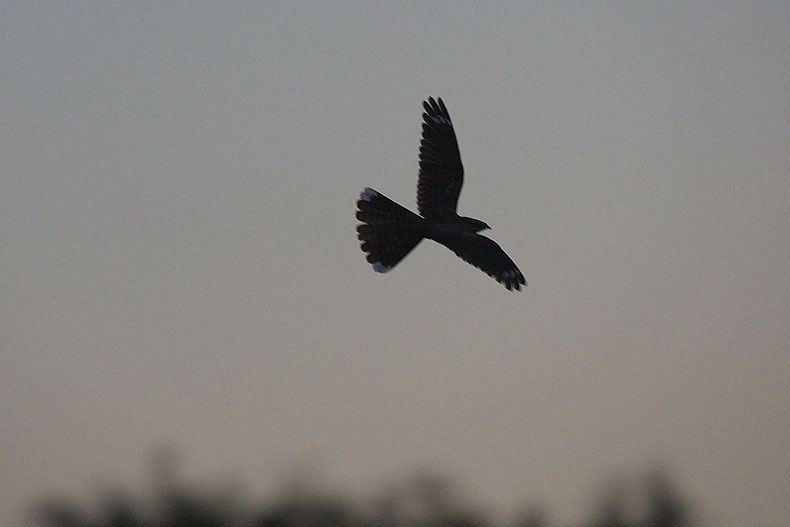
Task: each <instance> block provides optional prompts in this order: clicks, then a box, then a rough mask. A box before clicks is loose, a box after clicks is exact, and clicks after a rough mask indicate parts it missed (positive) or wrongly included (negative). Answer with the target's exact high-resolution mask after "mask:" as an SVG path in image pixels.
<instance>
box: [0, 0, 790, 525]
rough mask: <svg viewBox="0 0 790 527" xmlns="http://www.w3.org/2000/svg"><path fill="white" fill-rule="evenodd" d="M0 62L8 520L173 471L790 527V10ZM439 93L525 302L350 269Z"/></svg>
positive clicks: (463, 268)
mask: <svg viewBox="0 0 790 527" xmlns="http://www.w3.org/2000/svg"><path fill="white" fill-rule="evenodd" d="M0 50H2V51H0V70H2V72H3V75H2V80H0V85H1V86H2V93H3V96H2V97H0V118H1V119H2V122H3V126H2V127H0V427H1V429H2V441H1V442H0V510H1V511H5V512H3V513H0V514H2V517H0V521H5V520H3V518H5V519H7V520H8V521H9V522H14V521H20V524H21V522H22V520H19V519H20V518H23V517H24V514H25V513H26V511H28V510H29V507H30V506H31V504H32V503H33V502H34V500H35V499H37V498H38V497H40V496H42V495H47V493H51V492H55V491H64V492H71V493H74V494H75V495H80V494H81V493H82V494H84V495H91V493H92V492H93V489H94V488H95V485H96V482H97V481H100V480H102V479H103V478H105V479H106V478H110V479H113V480H117V481H120V482H122V483H125V482H132V481H143V480H144V478H145V476H146V471H147V470H148V469H147V462H148V460H149V457H150V453H151V449H152V448H156V446H157V445H162V444H171V445H175V446H176V447H177V448H178V449H179V450H180V452H182V454H183V458H184V465H185V466H184V470H185V471H186V472H187V473H188V474H189V475H190V476H194V477H197V478H203V477H205V478H211V477H215V476H216V475H217V474H230V475H234V476H238V477H240V478H245V480H246V481H248V482H249V484H250V485H251V486H252V487H253V488H266V486H267V485H276V482H277V480H278V478H282V477H284V475H287V474H288V472H289V471H291V470H294V468H293V467H298V466H304V465H310V466H311V467H312V468H311V469H310V470H312V471H314V472H315V475H314V477H316V478H318V479H321V480H322V481H325V482H326V484H328V485H336V486H338V487H340V488H348V489H350V490H352V491H356V492H363V491H365V489H370V488H374V487H375V485H377V484H379V483H380V482H382V481H384V480H386V479H387V478H394V477H397V476H398V475H400V474H405V473H408V472H409V471H412V470H415V469H416V468H419V467H431V468H434V469H436V470H438V471H441V472H443V473H446V474H449V475H450V476H451V477H452V478H454V479H455V480H457V481H458V482H460V483H462V484H463V485H465V488H466V490H467V491H468V493H469V495H471V496H475V497H477V498H479V500H480V503H482V504H483V505H485V506H487V507H490V508H491V509H492V510H498V511H513V510H515V509H517V508H518V507H519V506H522V505H523V504H524V503H533V502H538V503H542V504H544V505H545V506H546V508H547V510H549V511H550V512H551V514H552V517H553V518H554V519H556V520H557V521H565V522H572V521H574V520H578V519H579V518H582V517H586V516H588V515H589V514H588V513H589V512H590V510H591V509H592V508H593V507H594V505H595V504H594V501H593V497H594V493H595V491H596V489H598V488H599V487H600V484H601V482H602V481H603V480H605V478H606V477H607V476H608V475H610V474H613V473H614V474H616V473H619V472H623V471H626V472H627V471H630V470H635V469H636V470H639V469H640V467H645V466H651V465H653V464H656V463H659V464H664V465H666V466H667V467H669V469H670V470H671V471H672V474H673V477H674V479H675V480H676V481H677V483H678V485H679V486H680V487H681V488H682V490H683V492H684V493H686V495H688V496H690V497H691V499H692V500H693V504H694V506H695V512H696V513H697V514H698V519H699V521H700V524H701V525H710V526H714V525H715V526H723V527H729V526H741V525H761V526H779V525H786V522H787V519H788V518H790V501H788V500H787V496H788V494H790V382H788V379H790V344H788V343H790V323H788V321H790V148H788V145H790V98H789V97H788V93H787V91H788V90H787V88H788V86H790V10H788V9H787V5H786V4H785V3H784V2H780V1H776V2H756V3H745V2H744V3H718V2H696V3H693V4H692V5H689V4H687V3H683V2H660V3H655V2H626V3H622V2H585V3H581V2H560V1H558V2H550V3H547V4H544V3H531V2H529V3H523V4H522V3H513V4H510V3H501V4H496V5H483V4H479V3H446V4H439V3H436V4H433V3H430V4H428V5H423V4H422V3H406V2H404V3H394V2H393V3H386V4H383V3H375V2H370V3H365V2H334V3H304V2H283V3H266V2H260V3H258V2H250V3H247V2H234V3H228V4H220V3H215V2H206V3H191V2H190V3H185V4H180V3H143V2H131V3H110V2H107V3H93V2H88V3H72V2H69V3H55V4H52V3H46V2H45V3H28V2H19V3H6V4H4V5H3V7H1V8H0ZM428 96H441V97H442V98H443V99H444V101H445V103H446V105H447V107H448V109H449V112H450V115H451V116H452V118H453V122H454V124H455V128H456V133H457V136H458V141H459V145H460V150H461V156H462V159H463V162H464V167H465V170H466V180H465V184H464V191H463V192H462V194H461V199H460V202H459V212H460V213H461V214H462V215H466V216H472V217H475V218H480V219H482V220H483V221H485V222H486V223H488V224H489V225H491V227H492V230H491V231H486V234H487V235H490V236H491V237H492V238H494V239H495V240H497V242H498V243H499V244H500V245H501V246H502V247H503V248H504V249H505V251H507V253H508V254H509V255H510V256H511V258H512V259H513V260H514V261H515V262H516V263H517V264H518V265H519V267H520V269H521V270H522V271H523V273H524V275H525V276H526V278H527V281H528V283H529V286H528V287H527V288H526V289H525V290H523V291H522V292H520V293H515V292H508V291H506V290H505V289H504V288H503V287H502V286H501V285H500V284H497V283H496V281H494V280H492V279H491V278H489V277H487V276H486V275H485V274H483V273H481V272H480V271H479V270H477V269H475V268H473V267H471V266H469V265H467V264H466V263H464V262H463V261H461V260H460V259H458V258H457V257H456V256H455V255H453V254H452V253H451V252H450V251H448V250H447V249H446V248H444V247H441V246H439V245H437V244H435V243H433V242H423V243H422V244H420V246H419V247H418V248H417V250H415V251H414V252H413V253H412V254H410V255H409V256H408V257H407V258H406V259H405V260H404V261H403V262H402V263H401V264H400V265H399V266H398V267H397V268H396V269H394V270H393V271H391V272H390V273H389V274H386V275H381V274H377V273H374V272H373V270H372V269H371V266H370V265H369V264H367V263H366V261H365V258H364V255H363V253H362V252H361V251H360V250H359V243H358V241H357V239H356V232H355V226H356V224H357V220H356V219H355V217H354V209H355V201H356V199H357V198H358V196H359V192H360V191H361V190H362V188H364V187H367V186H369V187H373V188H375V189H377V190H378V191H379V192H381V193H383V194H385V195H387V196H389V197H390V198H392V199H395V200H396V201H398V202H400V203H402V204H404V205H406V206H408V207H410V208H411V209H412V210H416V204H415V200H414V198H415V190H416V175H417V149H418V146H419V135H420V123H421V112H422V107H421V104H422V100H423V99H425V98H426V97H428Z"/></svg>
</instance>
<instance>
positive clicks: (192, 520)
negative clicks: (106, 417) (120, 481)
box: [33, 452, 691, 527]
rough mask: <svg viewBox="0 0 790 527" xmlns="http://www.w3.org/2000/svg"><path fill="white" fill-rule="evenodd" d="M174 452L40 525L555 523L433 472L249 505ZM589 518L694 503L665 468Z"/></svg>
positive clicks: (40, 514)
mask: <svg viewBox="0 0 790 527" xmlns="http://www.w3.org/2000/svg"><path fill="white" fill-rule="evenodd" d="M174 465H175V463H174V461H173V456H172V452H171V453H169V454H168V453H167V452H165V453H162V452H160V453H159V455H158V456H156V457H155V458H154V484H153V489H152V492H150V493H148V494H147V495H146V496H135V495H132V494H130V493H129V492H128V491H124V490H115V491H110V492H108V491H104V492H102V493H100V496H99V498H98V499H97V500H96V504H95V505H93V506H90V507H86V506H82V505H79V504H78V503H77V502H76V501H74V500H71V499H68V498H62V497H61V498H57V497H49V498H46V499H42V500H40V501H38V502H37V503H35V504H34V509H33V510H34V513H33V523H34V524H35V525H38V526H40V527H231V526H233V527H236V526H238V527H373V526H382V527H405V526H409V527H494V526H501V527H504V526H505V525H507V526H508V527H554V526H555V525H556V524H553V523H551V522H550V515H549V514H548V513H547V511H546V510H545V509H544V508H543V507H541V506H540V505H537V504H531V505H529V506H528V507H525V509H524V511H523V513H522V514H521V515H520V516H519V517H517V518H516V519H515V520H513V521H511V522H509V523H506V524H497V523H496V522H494V521H492V520H491V519H490V518H489V515H488V514H487V513H486V512H485V511H484V510H483V508H482V507H479V506H474V501H473V500H469V499H465V498H464V497H463V496H461V495H460V493H459V492H458V491H457V488H456V487H455V486H454V485H453V484H452V482H451V481H450V480H449V479H447V478H445V477H442V476H441V475H438V474H436V473H431V472H421V473H417V474H415V475H413V476H411V477H409V478H406V479H404V480H402V481H400V482H399V483H398V484H396V485H394V486H391V487H390V488H389V489H388V490H387V491H386V492H384V493H383V494H382V495H381V496H380V498H379V499H376V500H373V501H372V502H369V503H368V502H362V501H359V500H356V501H355V500H353V499H351V498H346V497H339V496H338V494H337V493H326V492H321V491H317V490H310V489H309V488H308V487H309V486H305V488H288V489H286V491H285V492H281V493H280V495H279V497H278V498H276V499H274V500H268V501H266V502H263V501H261V502H258V503H249V502H247V501H245V500H243V499H241V498H240V495H241V493H240V492H239V490H238V489H237V488H236V489H234V488H231V489H227V488H225V489H219V490H216V489H214V490H206V489H207V488H208V487H207V486H205V485H203V486H200V487H195V486H190V485H188V484H187V483H185V482H184V481H182V480H180V479H179V478H178V477H177V474H176V470H175V467H174ZM592 516H593V517H592V518H591V519H590V520H589V521H581V522H579V523H577V524H574V526H567V525H563V526H562V527H575V526H578V527H686V526H688V525H691V515H690V506H689V502H688V500H687V499H686V498H684V497H682V496H680V494H679V492H678V491H677V488H676V487H675V485H674V484H673V483H672V482H671V478H670V477H669V475H668V473H667V472H666V471H665V470H660V469H659V470H652V471H649V472H648V473H647V474H646V475H644V476H641V477H638V478H622V477H621V478H615V479H612V480H611V481H609V482H608V483H607V484H605V485H604V487H603V492H602V493H601V495H600V499H599V502H598V504H597V506H596V507H595V509H594V513H593V514H592Z"/></svg>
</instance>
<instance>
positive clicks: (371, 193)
mask: <svg viewBox="0 0 790 527" xmlns="http://www.w3.org/2000/svg"><path fill="white" fill-rule="evenodd" d="M378 195H379V193H378V192H376V191H375V190H373V189H372V188H365V189H364V190H363V191H362V193H361V194H360V195H359V199H361V200H362V201H370V199H371V198H375V197H376V196H378Z"/></svg>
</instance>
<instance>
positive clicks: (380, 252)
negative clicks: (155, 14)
mask: <svg viewBox="0 0 790 527" xmlns="http://www.w3.org/2000/svg"><path fill="white" fill-rule="evenodd" d="M357 209H359V210H357V219H358V220H359V221H361V222H362V225H357V237H358V238H359V240H360V242H361V245H362V250H363V251H365V252H366V253H367V261H368V262H370V263H371V264H373V270H375V271H376V272H377V273H386V272H387V271H389V270H390V269H392V268H393V267H395V266H396V265H398V262H400V261H401V260H403V258H404V257H405V256H406V255H407V254H409V252H411V250H412V249H414V248H415V247H417V244H418V243H420V241H421V240H422V239H423V234H422V229H421V228H420V227H421V225H422V222H423V221H424V220H423V219H422V218H421V217H419V216H417V215H416V214H414V213H413V212H412V211H410V210H409V209H407V208H406V207H402V206H400V205H398V204H397V203H395V202H394V201H392V200H391V199H389V198H388V197H386V196H384V195H382V194H379V193H378V192H376V191H375V190H373V189H372V188H366V189H365V190H363V191H362V193H361V194H360V196H359V201H357Z"/></svg>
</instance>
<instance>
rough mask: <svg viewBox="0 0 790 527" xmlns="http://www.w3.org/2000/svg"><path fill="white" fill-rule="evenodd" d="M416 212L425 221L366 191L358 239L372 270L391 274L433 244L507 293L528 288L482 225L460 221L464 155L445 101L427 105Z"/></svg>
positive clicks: (430, 100) (462, 218)
mask: <svg viewBox="0 0 790 527" xmlns="http://www.w3.org/2000/svg"><path fill="white" fill-rule="evenodd" d="M423 108H424V110H425V112H424V113H423V114H422V120H423V123H422V139H421V141H420V156H419V159H420V171H419V178H418V181H417V208H418V210H419V211H420V215H417V214H415V213H413V212H412V211H410V210H409V209H407V208H405V207H403V206H401V205H399V204H398V203H395V202H394V201H392V200H391V199H389V198H388V197H386V196H384V195H383V194H381V193H379V192H377V191H376V190H373V189H372V188H365V189H364V190H363V191H362V193H361V194H360V196H359V201H357V212H356V217H357V219H358V220H359V221H361V222H362V224H361V225H358V226H357V237H358V238H359V240H360V242H361V248H362V250H363V251H364V252H365V253H367V256H366V259H367V261H368V262H369V263H371V264H372V265H373V270H375V271H376V272H379V273H386V272H388V271H390V270H391V269H392V268H393V267H395V266H396V265H397V264H398V263H399V262H400V261H401V260H403V258H404V257H405V256H406V255H407V254H409V252H411V251H412V250H413V249H414V248H415V247H416V246H417V244H419V243H420V242H421V241H422V240H423V238H428V239H429V240H433V241H435V242H438V243H440V244H442V245H444V246H445V247H447V248H449V249H450V250H451V251H453V252H454V253H455V254H457V255H458V256H459V257H461V258H462V259H463V260H465V261H466V262H468V263H470V264H472V265H474V266H475V267H477V268H479V269H480V270H482V271H483V272H485V273H486V274H488V275H489V276H491V277H493V278H495V279H496V281H497V282H500V283H502V284H503V285H504V286H505V287H506V288H507V289H508V290H511V289H515V290H521V286H522V285H527V281H526V280H525V279H524V275H523V274H521V271H519V269H518V267H517V266H516V264H515V263H513V260H511V259H510V257H509V256H508V255H507V254H506V253H505V251H503V250H502V248H501V247H499V245H498V244H497V243H496V242H495V241H494V240H492V239H490V238H486V237H485V236H483V235H481V234H479V232H480V231H483V230H485V229H490V227H489V226H488V225H487V224H486V223H485V222H483V221H480V220H477V219H474V218H467V217H465V216H459V215H458V213H457V212H456V209H457V206H458V196H459V195H460V194H461V187H462V186H463V183H464V167H463V165H462V164H461V153H460V152H459V150H458V141H457V140H456V138H455V130H454V129H453V122H452V120H451V119H450V114H449V113H448V112H447V107H446V106H445V105H444V102H443V101H442V99H441V98H437V99H434V98H433V97H429V98H428V100H426V101H423Z"/></svg>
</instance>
